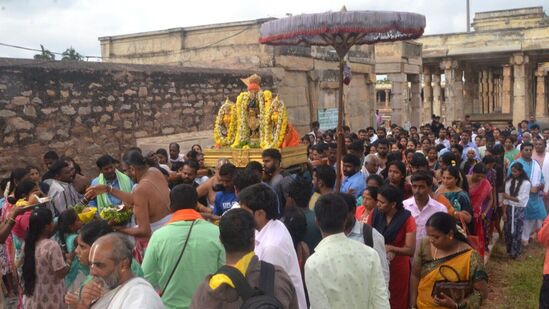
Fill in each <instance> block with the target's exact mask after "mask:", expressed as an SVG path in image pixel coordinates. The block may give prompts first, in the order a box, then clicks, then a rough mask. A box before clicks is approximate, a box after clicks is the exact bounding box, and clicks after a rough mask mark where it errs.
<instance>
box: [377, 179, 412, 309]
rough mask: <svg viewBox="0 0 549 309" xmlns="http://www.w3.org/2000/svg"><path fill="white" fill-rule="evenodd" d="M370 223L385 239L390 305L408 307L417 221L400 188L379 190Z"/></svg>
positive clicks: (393, 187)
mask: <svg viewBox="0 0 549 309" xmlns="http://www.w3.org/2000/svg"><path fill="white" fill-rule="evenodd" d="M368 224H370V225H371V226H372V227H373V228H375V229H376V230H377V231H378V232H380V233H381V234H382V235H383V237H384V238H385V249H386V251H387V259H389V272H390V277H389V278H390V279H389V292H390V294H391V298H390V300H389V301H390V303H391V308H392V309H408V308H410V307H409V306H408V301H409V299H408V291H409V286H410V280H409V279H410V259H411V257H412V256H413V255H414V250H415V246H416V222H415V220H414V217H412V215H411V213H410V212H409V211H408V210H406V209H404V206H403V205H402V192H401V191H400V189H398V188H397V187H396V186H393V185H384V186H383V187H381V188H380V189H379V191H378V193H377V207H376V208H374V210H373V211H372V213H371V214H370V216H369V218H368Z"/></svg>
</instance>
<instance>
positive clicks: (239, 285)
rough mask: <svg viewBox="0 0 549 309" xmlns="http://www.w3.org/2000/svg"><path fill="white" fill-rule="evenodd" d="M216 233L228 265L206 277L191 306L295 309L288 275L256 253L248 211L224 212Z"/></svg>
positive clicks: (251, 219) (294, 300)
mask: <svg viewBox="0 0 549 309" xmlns="http://www.w3.org/2000/svg"><path fill="white" fill-rule="evenodd" d="M219 233H220V235H219V238H220V240H221V243H222V244H223V247H225V254H226V258H227V259H226V261H227V264H226V265H225V266H223V267H221V268H220V269H219V270H218V271H217V272H216V273H215V274H213V275H210V276H208V277H206V279H205V280H204V282H202V284H201V285H200V287H199V288H198V289H197V290H196V293H195V294H194V297H193V301H192V304H191V307H190V308H223V309H230V308H249V309H251V308H273V309H274V308H290V309H297V308H298V301H297V296H296V291H295V288H294V285H293V283H292V280H291V279H290V277H289V276H288V274H286V272H285V271H284V270H283V269H282V268H281V267H279V266H275V265H273V264H270V263H266V262H263V261H260V260H259V258H258V257H257V256H256V255H255V253H254V245H255V222H254V218H253V216H252V215H251V214H250V213H249V212H248V211H246V210H244V209H232V210H229V211H227V212H226V213H225V215H224V216H223V217H221V220H220V221H219Z"/></svg>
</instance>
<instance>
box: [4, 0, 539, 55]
mask: <svg viewBox="0 0 549 309" xmlns="http://www.w3.org/2000/svg"><path fill="white" fill-rule="evenodd" d="M465 3H466V2H465V0H461V1H460V0H435V1H434V0H429V1H427V0H413V1H412V0H391V1H387V0H376V1H372V0H361V1H358V0H348V1H345V2H343V1H338V0H336V1H325V0H324V1H321V0H301V1H295V0H292V1H291V0H277V1H258V0H255V1H250V0H239V1H226V0H225V1H219V0H218V1H212V0H200V1H188V0H187V1H181V0H179V1H177V0H172V1H168V0H155V1H151V0H149V1H140V0H72V1H69V0H0V43H7V44H13V45H19V46H26V47H32V48H40V44H43V45H44V46H45V47H46V48H47V49H50V50H52V51H55V52H62V51H64V50H65V49H66V48H67V47H69V46H73V47H74V48H75V49H76V50H77V51H78V52H80V53H81V54H84V55H95V56H99V55H100V47H99V41H98V40H97V38H98V37H101V36H108V35H117V34H127V33H134V32H142V31H152V30H161V29H168V28H176V27H185V26H196V25H204V24H212V23H221V22H231V21H238V20H247V19H257V18H264V17H284V16H285V15H286V13H291V14H294V15H297V14H300V13H318V12H325V11H329V10H333V11H337V10H339V9H340V8H341V7H342V6H343V5H346V7H347V9H348V10H388V11H395V10H398V11H408V12H415V13H420V14H423V15H425V16H426V18H427V28H426V31H425V33H426V34H436V33H450V32H460V31H465V27H466V22H465V19H466V18H465V14H466V13H465ZM530 6H544V9H545V11H546V12H547V11H548V10H549V0H536V1H533V0H532V1H531V0H471V21H472V19H473V17H474V12H481V11H492V10H503V9H510V8H517V7H530ZM34 54H35V52H31V51H24V50H18V49H13V48H8V47H2V46H0V57H17V58H32V56H33V55H34Z"/></svg>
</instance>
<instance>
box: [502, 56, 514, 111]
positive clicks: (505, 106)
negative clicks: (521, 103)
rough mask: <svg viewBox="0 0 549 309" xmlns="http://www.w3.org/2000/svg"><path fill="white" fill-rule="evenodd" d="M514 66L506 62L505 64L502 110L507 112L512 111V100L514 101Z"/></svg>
mask: <svg viewBox="0 0 549 309" xmlns="http://www.w3.org/2000/svg"><path fill="white" fill-rule="evenodd" d="M512 69H513V67H512V66H510V65H508V64H505V65H504V66H503V84H502V93H501V112H502V113H503V114H507V113H510V112H511V102H512V101H513V80H512V76H511V74H512V72H513V71H512Z"/></svg>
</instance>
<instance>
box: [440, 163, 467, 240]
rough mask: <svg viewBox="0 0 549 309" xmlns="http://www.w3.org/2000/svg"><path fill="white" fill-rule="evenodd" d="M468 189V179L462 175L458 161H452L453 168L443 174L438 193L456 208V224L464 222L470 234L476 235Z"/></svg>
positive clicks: (449, 167)
mask: <svg viewBox="0 0 549 309" xmlns="http://www.w3.org/2000/svg"><path fill="white" fill-rule="evenodd" d="M463 188H466V190H464V189H463ZM468 189H469V186H468V185H467V178H465V177H464V176H463V175H462V174H461V172H460V170H459V168H458V166H457V163H456V161H452V162H451V166H448V167H447V169H446V170H445V171H444V172H442V185H441V186H440V187H438V190H437V193H441V194H444V196H445V197H446V198H447V199H448V201H450V203H451V204H452V206H453V207H454V210H455V212H454V217H455V218H456V222H457V223H458V224H461V221H463V222H464V223H465V224H467V229H468V232H469V233H474V225H473V220H472V218H473V207H472V206H471V200H470V199H469V195H468V194H467V190H468Z"/></svg>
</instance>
